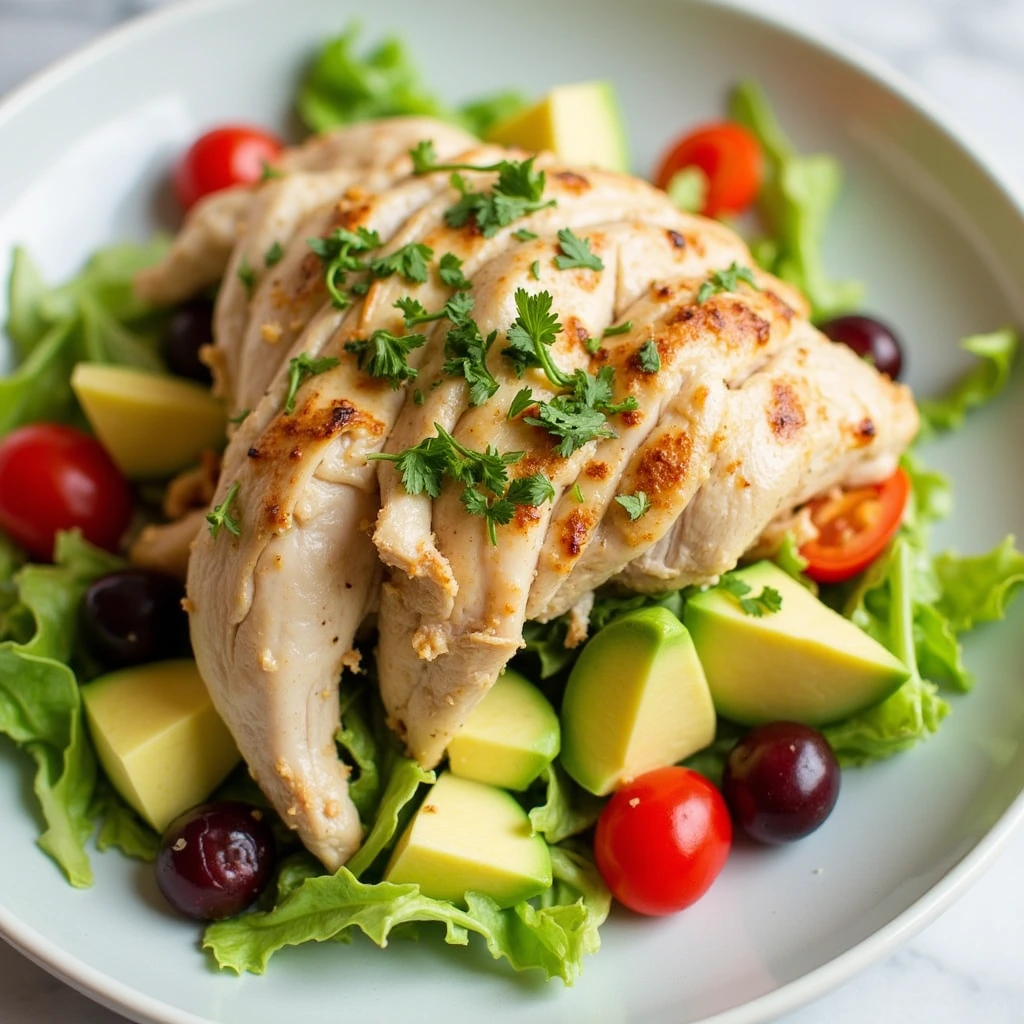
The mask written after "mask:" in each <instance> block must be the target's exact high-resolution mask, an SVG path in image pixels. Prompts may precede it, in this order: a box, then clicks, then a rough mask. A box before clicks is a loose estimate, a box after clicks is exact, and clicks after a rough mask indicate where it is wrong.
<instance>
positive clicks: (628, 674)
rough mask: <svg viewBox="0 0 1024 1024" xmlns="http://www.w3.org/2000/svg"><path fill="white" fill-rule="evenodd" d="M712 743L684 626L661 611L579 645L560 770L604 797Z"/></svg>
mask: <svg viewBox="0 0 1024 1024" xmlns="http://www.w3.org/2000/svg"><path fill="white" fill-rule="evenodd" d="M714 738H715V709H714V705H713V704H712V701H711V694H710V692H709V690H708V684H707V682H706V680H705V678H704V670H703V668H702V667H701V664H700V661H699V659H698V658H697V653H696V651H695V649H694V645H693V641H692V640H691V639H690V635H689V633H688V632H687V630H686V627H685V626H684V625H683V624H682V623H681V622H680V621H679V619H677V618H676V617H675V616H674V615H673V614H672V613H671V612H670V611H668V610H667V609H665V608H643V609H640V610H639V611H635V612H630V613H629V614H627V615H623V616H622V617H621V618H618V619H616V620H615V621H614V622H611V623H609V624H608V625H607V626H605V627H604V629H602V630H601V631H600V632H599V633H597V634H596V635H595V636H594V637H593V638H592V639H591V640H590V641H589V642H588V643H587V645H586V646H585V647H584V648H583V652H582V654H580V657H579V659H578V660H577V661H576V664H575V665H574V666H573V669H572V672H571V674H570V676H569V682H568V684H567V685H566V689H565V696H564V698H563V701H562V765H563V767H564V768H565V769H566V771H567V772H568V773H569V774H570V775H571V776H572V777H573V778H574V779H575V780H576V781H577V782H578V783H579V784H580V785H581V786H583V788H584V789H587V790H589V791H590V792H591V793H595V794H597V795H598V796H604V795H605V794H606V793H610V792H611V791H612V790H614V789H616V788H617V787H618V786H619V785H620V784H621V783H623V782H625V781H627V780H628V779H631V778H635V777H636V776H638V775H641V774H643V773H644V772H646V771H650V770H652V769H654V768H661V767H664V766H665V765H669V764H675V763H676V762H678V761H681V760H683V758H686V757H689V756H690V755H691V754H693V753H696V752H697V751H698V750H701V749H703V748H704V747H706V746H708V745H709V744H710V743H711V742H712V741H713V740H714Z"/></svg>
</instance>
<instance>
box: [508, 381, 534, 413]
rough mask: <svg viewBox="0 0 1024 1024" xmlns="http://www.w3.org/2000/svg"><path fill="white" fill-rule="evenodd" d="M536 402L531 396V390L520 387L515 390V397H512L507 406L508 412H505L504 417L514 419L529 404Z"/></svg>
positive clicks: (528, 406) (524, 410) (527, 407)
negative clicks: (510, 402)
mask: <svg viewBox="0 0 1024 1024" xmlns="http://www.w3.org/2000/svg"><path fill="white" fill-rule="evenodd" d="M536 404H537V399H535V398H534V397H533V392H532V391H531V390H530V389H529V388H522V389H521V390H519V391H517V392H516V397H515V398H513V399H512V404H511V405H510V406H509V407H508V412H507V413H506V414H505V418H506V419H509V420H514V419H515V418H516V417H517V416H519V415H520V414H521V413H524V412H526V410H527V409H529V408H530V406H533V405H536Z"/></svg>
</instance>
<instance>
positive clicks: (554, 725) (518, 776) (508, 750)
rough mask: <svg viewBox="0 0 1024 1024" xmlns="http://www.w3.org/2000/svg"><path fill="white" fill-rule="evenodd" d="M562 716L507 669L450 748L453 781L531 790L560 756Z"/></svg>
mask: <svg viewBox="0 0 1024 1024" xmlns="http://www.w3.org/2000/svg"><path fill="white" fill-rule="evenodd" d="M559 744H560V735H559V728H558V716H557V715H556V714H555V709H554V708H553V707H552V706H551V705H550V704H549V703H548V700H547V698H546V697H545V696H544V694H542V693H541V692H540V690H538V689H537V687H536V686H534V685H533V684H532V683H531V682H529V681H528V680H526V679H525V678H524V677H523V676H521V675H520V674H519V673H518V672H516V671H514V670H513V669H506V670H505V672H504V674H502V675H501V676H500V677H499V678H498V681H497V682H496V683H495V684H494V686H492V687H491V689H490V690H489V691H488V693H487V695H486V696H485V697H484V699H483V700H482V701H480V703H479V704H477V706H476V707H475V708H473V710H472V711H471V712H470V715H469V718H467V719H466V723H465V725H463V727H462V728H461V729H460V730H459V732H458V734H457V735H456V736H455V737H454V739H452V741H451V742H450V743H449V744H448V764H449V767H450V768H451V770H452V774H453V775H458V776H459V778H462V779H473V780H475V781H476V782H486V783H487V784H488V785H489V786H500V787H502V788H503V789H516V790H522V789H526V788H527V787H528V786H529V785H530V783H531V782H533V780H534V779H536V778H537V776H538V775H540V773H541V772H542V771H543V770H544V769H545V768H546V767H547V766H548V765H549V764H551V762H552V761H553V760H554V759H555V757H556V756H557V754H558V748H559Z"/></svg>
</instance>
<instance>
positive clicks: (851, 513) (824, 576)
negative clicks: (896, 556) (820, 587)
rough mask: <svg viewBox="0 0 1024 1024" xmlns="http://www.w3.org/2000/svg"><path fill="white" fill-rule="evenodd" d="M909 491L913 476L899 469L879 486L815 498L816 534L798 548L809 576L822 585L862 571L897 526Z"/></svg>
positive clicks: (879, 552) (873, 558)
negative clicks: (805, 560) (813, 538)
mask: <svg viewBox="0 0 1024 1024" xmlns="http://www.w3.org/2000/svg"><path fill="white" fill-rule="evenodd" d="M909 495H910V479H909V477H908V476H907V474H906V473H904V472H903V470H902V469H897V470H896V472H895V473H893V475H892V476H891V477H889V479H888V480H884V481H882V483H880V484H875V485H873V486H871V487H858V488H856V489H855V490H852V491H843V493H842V494H840V495H838V496H836V497H834V498H818V499H817V500H816V501H812V502H811V504H810V512H811V521H812V522H813V523H814V525H815V526H816V527H817V528H818V536H817V538H816V539H815V540H812V541H809V542H808V543H806V544H804V545H803V547H801V548H800V554H801V555H803V557H804V558H806V559H807V568H806V569H805V570H804V571H805V572H806V573H807V575H808V576H810V578H811V579H812V580H817V581H818V582H819V583H841V582H842V581H843V580H848V579H849V578H850V577H851V576H856V575H857V573H859V572H863V570H864V569H866V568H867V567H868V566H869V565H870V564H871V563H872V562H873V561H874V560H875V559H876V558H878V556H879V555H880V554H881V553H882V552H883V551H884V550H885V547H886V545H887V544H888V543H889V541H890V540H891V539H892V537H893V534H894V533H895V532H896V531H897V530H898V529H899V525H900V520H901V519H902V518H903V509H904V508H905V507H906V504H907V498H908V496H909Z"/></svg>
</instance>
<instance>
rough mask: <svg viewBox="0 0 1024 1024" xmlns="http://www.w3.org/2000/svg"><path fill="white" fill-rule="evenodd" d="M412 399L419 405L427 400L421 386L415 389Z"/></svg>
mask: <svg viewBox="0 0 1024 1024" xmlns="http://www.w3.org/2000/svg"><path fill="white" fill-rule="evenodd" d="M412 400H413V401H414V402H415V403H416V404H417V405H422V404H423V403H424V402H425V401H426V399H425V398H424V397H423V392H422V391H421V390H420V389H419V388H416V390H415V391H413V393H412Z"/></svg>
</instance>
